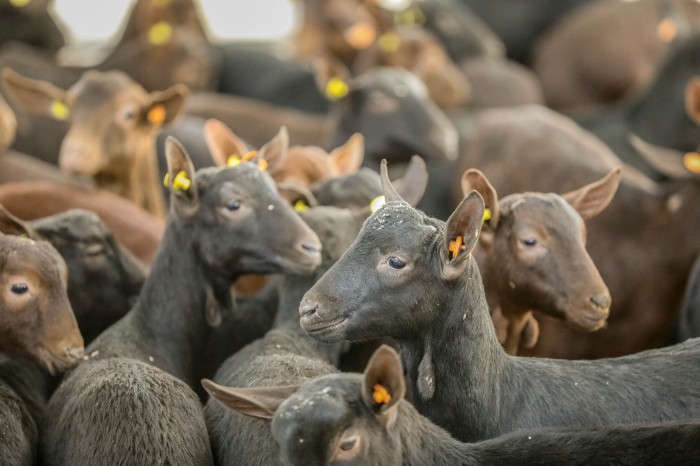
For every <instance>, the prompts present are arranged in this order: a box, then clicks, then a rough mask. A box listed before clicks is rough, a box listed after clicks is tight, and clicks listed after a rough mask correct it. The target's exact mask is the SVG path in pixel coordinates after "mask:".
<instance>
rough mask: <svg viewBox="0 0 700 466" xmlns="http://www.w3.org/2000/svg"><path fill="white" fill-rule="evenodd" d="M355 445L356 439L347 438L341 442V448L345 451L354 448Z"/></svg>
mask: <svg viewBox="0 0 700 466" xmlns="http://www.w3.org/2000/svg"><path fill="white" fill-rule="evenodd" d="M354 446H355V440H346V441H345V442H343V443H341V444H340V449H341V450H343V451H348V450H352V448H353V447H354Z"/></svg>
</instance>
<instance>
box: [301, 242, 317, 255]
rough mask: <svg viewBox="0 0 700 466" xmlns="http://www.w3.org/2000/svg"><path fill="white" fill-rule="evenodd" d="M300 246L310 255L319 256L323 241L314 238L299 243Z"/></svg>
mask: <svg viewBox="0 0 700 466" xmlns="http://www.w3.org/2000/svg"><path fill="white" fill-rule="evenodd" d="M299 248H300V249H301V250H302V251H303V252H305V253H306V254H308V255H310V256H318V255H320V254H321V243H319V242H318V241H313V240H306V241H302V242H301V243H299Z"/></svg>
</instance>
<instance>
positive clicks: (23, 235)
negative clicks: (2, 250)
mask: <svg viewBox="0 0 700 466" xmlns="http://www.w3.org/2000/svg"><path fill="white" fill-rule="evenodd" d="M19 237H20V238H25V239H29V235H28V234H26V233H20V234H19Z"/></svg>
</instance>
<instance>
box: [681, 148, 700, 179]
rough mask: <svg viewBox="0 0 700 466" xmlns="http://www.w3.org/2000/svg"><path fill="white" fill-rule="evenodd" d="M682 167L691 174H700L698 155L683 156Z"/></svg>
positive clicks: (695, 153)
mask: <svg viewBox="0 0 700 466" xmlns="http://www.w3.org/2000/svg"><path fill="white" fill-rule="evenodd" d="M683 166H685V168H686V169H687V170H688V171H689V172H691V173H698V174H700V154H698V153H697V152H688V153H687V154H685V155H684V156H683Z"/></svg>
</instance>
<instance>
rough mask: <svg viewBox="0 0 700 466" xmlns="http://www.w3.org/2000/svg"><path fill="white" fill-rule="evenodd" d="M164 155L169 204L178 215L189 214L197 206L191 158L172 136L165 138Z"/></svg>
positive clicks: (195, 183) (197, 199)
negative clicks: (166, 168)
mask: <svg viewBox="0 0 700 466" xmlns="http://www.w3.org/2000/svg"><path fill="white" fill-rule="evenodd" d="M165 157H166V158H167V160H168V174H167V175H166V179H165V184H166V186H167V187H168V188H169V189H170V204H171V205H172V206H174V207H175V210H176V212H177V213H178V214H179V215H190V214H191V213H193V212H194V211H195V210H196V209H197V207H198V206H199V194H198V192H197V181H196V180H195V176H194V175H195V172H194V166H193V165H192V160H190V156H189V155H187V151H186V150H185V148H184V147H182V144H180V142H179V141H178V140H177V139H175V138H174V137H172V136H168V138H167V139H166V140H165Z"/></svg>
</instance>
